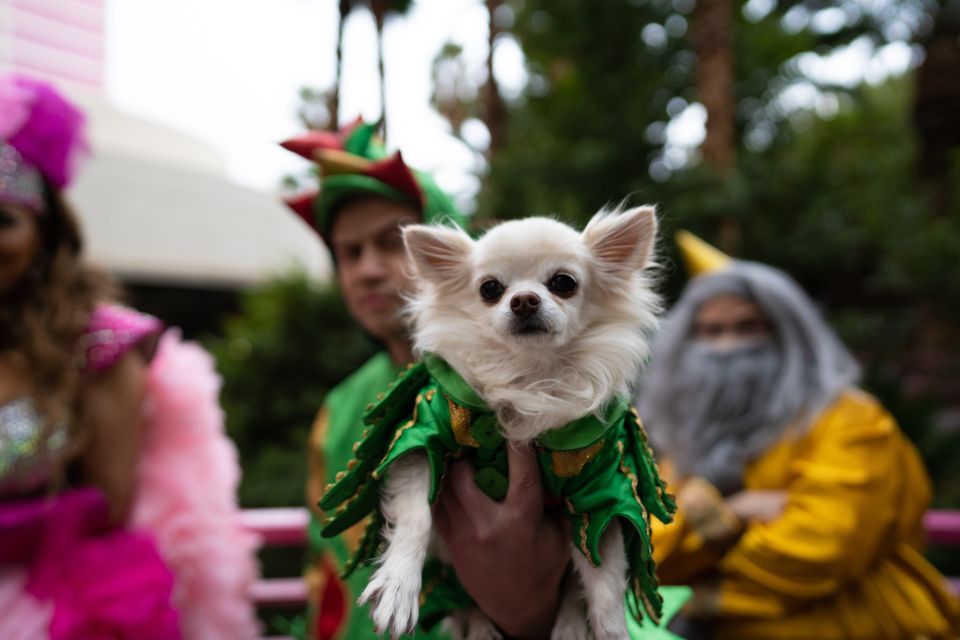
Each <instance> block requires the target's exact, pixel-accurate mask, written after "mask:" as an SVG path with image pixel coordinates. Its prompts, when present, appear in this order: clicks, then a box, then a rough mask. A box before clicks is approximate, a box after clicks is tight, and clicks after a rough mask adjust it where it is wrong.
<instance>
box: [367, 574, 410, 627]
mask: <svg viewBox="0 0 960 640" xmlns="http://www.w3.org/2000/svg"><path fill="white" fill-rule="evenodd" d="M419 599H420V575H419V574H415V576H411V575H410V574H409V573H407V574H403V573H396V572H392V571H389V570H388V569H387V567H386V566H383V567H380V569H378V570H377V571H376V572H375V573H374V574H373V577H372V578H371V579H370V582H369V583H368V584H367V588H366V589H364V590H363V593H362V594H361V595H360V599H359V600H358V601H357V602H358V604H360V605H364V604H367V603H370V608H371V612H370V617H371V618H373V624H374V626H375V627H376V629H377V633H384V632H386V631H389V632H390V637H391V638H399V637H401V636H404V635H409V634H411V633H413V631H414V629H415V628H416V626H417V619H418V617H419V615H420V606H419Z"/></svg>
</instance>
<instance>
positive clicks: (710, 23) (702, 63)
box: [691, 0, 740, 254]
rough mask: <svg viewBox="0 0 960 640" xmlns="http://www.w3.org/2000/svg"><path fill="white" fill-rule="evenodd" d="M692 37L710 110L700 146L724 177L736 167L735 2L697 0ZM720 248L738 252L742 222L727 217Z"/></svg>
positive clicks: (699, 85)
mask: <svg viewBox="0 0 960 640" xmlns="http://www.w3.org/2000/svg"><path fill="white" fill-rule="evenodd" d="M691 37H692V41H693V47H694V49H695V50H696V53H697V59H698V65H697V76H696V83H697V90H698V92H699V94H700V100H701V101H702V102H703V106H704V107H705V108H706V110H707V134H706V137H705V138H704V140H703V145H702V146H701V148H700V149H701V152H702V154H703V160H704V162H706V164H707V166H709V167H710V168H712V169H713V170H714V172H716V173H717V175H719V176H720V177H721V178H724V177H726V176H727V175H729V174H730V172H731V171H732V170H733V169H734V167H735V166H736V162H737V158H736V133H735V128H734V109H735V105H734V96H733V2H732V0H697V1H696V5H695V7H694V10H693V16H692V25H691ZM718 240H719V242H718V244H719V245H720V248H721V249H722V250H724V251H726V252H728V253H733V254H736V253H737V250H738V249H739V245H740V224H739V222H738V221H737V220H736V219H735V218H731V217H728V218H725V219H724V220H722V221H721V223H720V229H719V238H718Z"/></svg>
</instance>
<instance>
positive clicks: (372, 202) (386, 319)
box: [330, 197, 421, 342]
mask: <svg viewBox="0 0 960 640" xmlns="http://www.w3.org/2000/svg"><path fill="white" fill-rule="evenodd" d="M420 219H421V217H420V213H419V212H418V211H417V210H416V209H414V208H413V207H411V206H409V205H404V204H400V203H398V202H393V201H391V200H386V199H384V198H377V197H370V198H363V199H359V200H351V201H350V202H348V203H346V204H345V205H343V206H342V207H341V208H340V210H339V212H338V214H337V217H336V219H335V220H334V223H333V227H332V229H331V230H330V244H331V248H332V250H333V255H334V257H335V258H336V261H337V280H338V281H339V283H340V289H341V291H342V292H343V298H344V300H345V301H346V303H347V309H349V311H350V314H351V315H352V316H353V317H354V318H355V319H356V320H357V322H359V323H360V325H361V326H362V327H363V328H364V329H366V330H367V331H368V332H370V333H371V334H372V335H373V336H374V337H376V338H379V339H380V340H383V341H384V342H389V341H391V340H398V339H406V334H407V330H406V326H405V325H404V323H403V321H402V320H401V319H400V314H399V311H400V308H401V307H402V306H403V299H402V298H401V296H400V294H401V293H406V292H409V291H410V289H411V282H410V280H409V279H408V278H407V275H406V274H407V271H408V269H407V256H406V253H405V252H404V249H403V238H402V237H401V235H400V227H401V226H403V225H407V224H415V223H417V222H420Z"/></svg>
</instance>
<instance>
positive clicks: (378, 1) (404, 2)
mask: <svg viewBox="0 0 960 640" xmlns="http://www.w3.org/2000/svg"><path fill="white" fill-rule="evenodd" d="M369 2H370V12H371V13H373V20H374V22H375V23H376V25H377V63H378V66H379V69H380V122H381V128H382V131H383V136H384V138H386V136H387V92H386V75H385V74H384V69H383V26H384V24H385V23H386V21H387V17H388V15H389V14H391V13H393V14H396V15H403V14H405V13H407V12H408V11H409V10H410V7H411V6H413V0H369Z"/></svg>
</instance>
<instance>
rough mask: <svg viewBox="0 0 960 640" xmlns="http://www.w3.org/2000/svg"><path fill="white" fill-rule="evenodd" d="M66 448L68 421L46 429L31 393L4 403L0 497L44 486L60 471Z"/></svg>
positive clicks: (0, 414)
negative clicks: (30, 395) (28, 395)
mask: <svg viewBox="0 0 960 640" xmlns="http://www.w3.org/2000/svg"><path fill="white" fill-rule="evenodd" d="M47 432H49V435H48V433H47ZM66 449H67V428H66V425H62V424H61V425H57V426H55V427H54V428H52V429H44V424H43V419H42V418H41V416H40V414H39V413H38V412H37V408H36V406H35V405H34V403H33V400H32V399H31V398H30V397H22V398H18V399H16V400H13V401H12V402H8V403H7V404H4V405H2V406H0V497H10V496H16V495H22V494H25V493H30V492H33V491H36V490H39V489H42V488H43V487H44V486H45V485H47V484H48V483H49V482H50V480H51V479H52V477H53V474H54V473H56V470H57V469H58V467H59V465H60V462H61V460H62V459H63V456H64V454H65V453H66Z"/></svg>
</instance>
